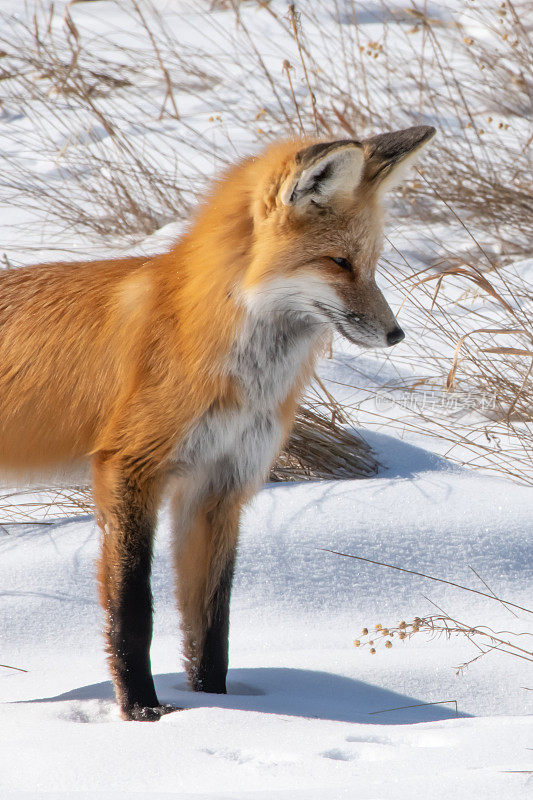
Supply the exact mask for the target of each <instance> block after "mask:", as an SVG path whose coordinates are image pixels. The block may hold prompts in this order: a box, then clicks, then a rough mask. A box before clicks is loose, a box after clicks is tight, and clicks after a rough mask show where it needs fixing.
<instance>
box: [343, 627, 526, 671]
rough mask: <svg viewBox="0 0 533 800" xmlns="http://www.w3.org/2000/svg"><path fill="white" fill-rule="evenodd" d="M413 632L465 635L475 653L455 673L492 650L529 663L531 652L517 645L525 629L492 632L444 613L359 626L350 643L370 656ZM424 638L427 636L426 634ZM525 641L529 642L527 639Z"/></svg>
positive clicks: (409, 637) (453, 635)
mask: <svg viewBox="0 0 533 800" xmlns="http://www.w3.org/2000/svg"><path fill="white" fill-rule="evenodd" d="M417 633H425V634H427V635H429V639H430V640H432V639H435V638H440V637H442V636H444V637H445V638H446V639H451V638H452V637H457V636H459V637H464V638H466V639H467V640H468V641H469V642H470V643H471V644H473V645H474V647H475V648H476V650H477V653H476V655H474V656H473V657H472V658H470V659H468V660H467V661H464V662H463V663H462V664H459V665H458V666H457V667H456V675H459V674H460V673H462V672H464V671H465V670H466V668H467V667H469V666H470V664H473V663H474V662H475V661H479V659H480V658H483V656H486V655H488V654H489V653H492V652H494V651H497V652H498V653H505V654H506V655H509V656H513V657H514V658H519V659H521V660H523V661H529V662H530V663H533V651H531V650H527V649H526V648H525V647H521V646H520V645H519V644H517V641H520V642H521V643H522V637H532V636H533V634H532V633H529V632H524V633H514V634H513V633H511V632H509V631H494V630H492V628H489V627H487V626H485V625H468V624H467V623H466V622H461V621H460V620H457V619H454V618H452V617H449V616H448V615H447V614H430V615H427V616H425V617H415V618H414V620H413V621H412V622H405V621H402V622H399V623H398V624H397V625H394V626H392V627H385V626H383V625H381V623H378V624H377V625H375V626H374V629H373V630H370V629H369V628H366V627H365V628H363V629H362V631H361V636H362V639H355V641H354V646H355V647H361V648H368V651H369V653H370V654H371V655H375V654H376V652H377V650H376V647H379V645H383V646H384V647H386V648H387V649H390V648H391V647H393V644H394V642H393V640H394V639H398V640H400V641H409V640H410V639H412V637H413V636H415V635H416V634H417ZM426 638H427V637H426ZM527 641H529V642H530V641H531V638H529V639H528V640H527Z"/></svg>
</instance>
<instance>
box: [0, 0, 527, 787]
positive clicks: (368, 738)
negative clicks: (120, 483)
mask: <svg viewBox="0 0 533 800" xmlns="http://www.w3.org/2000/svg"><path fill="white" fill-rule="evenodd" d="M183 5H184V7H185V5H187V7H189V6H190V4H183ZM197 5H198V4H196V5H195V7H197ZM244 5H245V6H246V8H247V12H246V13H247V14H248V16H249V19H250V20H253V17H254V13H255V11H254V6H253V5H252V4H249V5H248V4H244ZM369 5H370V6H371V5H372V4H369ZM17 6H18V3H16V2H15V0H3V3H2V11H3V10H6V11H15V10H17ZM158 7H159V8H160V10H161V11H162V13H166V12H169V20H170V23H171V24H173V25H176V24H177V23H176V19H177V16H176V9H175V7H174V4H169V3H167V2H163V0H160V2H158ZM180 7H181V6H180ZM64 8H65V3H63V2H58V3H56V17H57V19H58V20H60V17H61V14H62V13H63V10H64ZM71 13H72V15H73V18H74V19H75V20H76V22H77V24H78V25H79V26H80V29H81V30H84V29H85V28H86V29H87V30H90V31H92V33H93V34H94V36H95V47H98V46H101V47H104V46H105V42H104V41H103V39H101V38H99V37H101V36H102V35H103V32H105V33H106V34H112V35H113V36H115V37H116V36H122V35H123V33H124V31H125V30H126V29H127V23H126V22H125V21H124V18H123V17H121V16H120V11H119V10H118V9H117V6H115V5H114V4H111V3H109V2H107V1H106V2H101V3H100V2H98V3H94V4H93V3H90V4H88V3H80V4H75V5H73V6H71ZM217 13H218V12H217ZM378 16H379V15H378ZM178 17H179V15H178ZM216 19H217V20H218V22H217V25H218V28H216V29H213V28H209V31H208V32H207V33H208V34H209V36H213V37H214V38H215V39H216V38H217V37H218V38H220V37H221V31H222V32H223V30H224V28H223V25H224V24H225V23H224V19H225V17H224V16H223V14H221V13H219V14H218V16H217V17H216ZM377 19H378V17H377V16H375V15H374V16H372V15H370V17H369V21H368V24H369V26H370V25H374V26H377V22H376V20H377ZM170 23H169V24H170ZM84 26H85V27H84ZM201 26H202V17H201V15H198V14H196V15H195V13H192V14H189V15H188V16H187V26H185V25H184V27H183V33H182V35H183V38H184V40H186V41H187V42H188V43H192V44H193V45H194V42H195V41H197V40H198V31H199V30H201ZM207 33H206V36H207ZM124 35H125V34H124ZM376 35H377V34H376ZM195 37H196V40H195ZM126 38H127V37H126ZM204 44H205V43H204ZM268 55H269V57H271V58H272V59H274V55H273V54H268ZM237 90H238V87H237V89H236V94H238V92H237ZM182 95H183V96H182ZM182 95H180V98H179V101H180V108H181V109H183V108H185V118H186V120H187V122H188V123H190V124H191V125H194V126H200V125H201V123H202V119H204V123H205V127H206V128H209V125H208V124H207V121H206V120H207V116H208V114H211V113H213V109H212V108H211V109H208V108H206V107H204V106H203V105H202V98H201V97H196V96H194V95H192V94H190V93H189V95H188V94H187V91H183V93H182ZM227 100H228V98H227V97H226V98H224V101H225V102H227ZM161 101H162V95H161V94H159V95H154V107H157V108H160V106H161ZM185 103H188V105H186V106H184V105H183V104H185ZM67 110H68V109H66V111H67ZM3 113H4V114H5V116H4V117H2V116H0V121H2V126H1V127H0V152H2V155H9V156H10V158H11V157H12V156H13V155H14V154H15V155H17V157H19V156H23V157H24V158H26V159H29V158H30V157H31V148H32V143H34V139H33V133H34V132H33V130H32V127H31V120H25V119H16V118H14V117H10V115H9V108H7V109H4V112H3ZM165 125H168V126H169V128H168V129H169V131H170V132H172V126H171V124H170V123H169V122H168V120H164V121H163V123H162V125H161V126H160V128H161V127H163V126H165ZM154 126H155V123H154ZM220 127H221V128H222V127H223V126H222V125H221V126H220ZM13 131H15V133H13ZM232 133H233V132H232V131H226V132H224V131H223V130H222V132H221V130H219V129H218V132H217V134H216V135H217V136H218V137H219V138H218V139H217V146H220V147H222V144H221V139H224V140H226V139H227V140H228V141H229V140H231V137H232ZM51 135H52V136H57V137H58V141H57V144H58V148H60V147H62V144H61V141H59V140H60V133H57V132H56V131H55V130H52V129H51ZM209 135H210V134H209ZM75 138H76V137H74V139H75ZM74 139H73V142H74ZM214 140H215V133H214V132H213V141H214ZM159 143H160V142H159ZM63 144H65V146H66V143H63ZM190 144H191V143H190V142H189V143H187V142H182V143H181V144H180V148H182V150H183V149H185V150H186V149H187V147H189V146H190ZM256 144H257V143H256V142H254V141H246V142H243V141H241V140H239V141H237V147H238V149H239V151H240V152H242V151H243V150H245V149H248V148H251V147H254V146H256ZM69 146H77V144H76V142H74V144H73V143H72V142H71V143H70V144H69ZM182 150H180V152H182ZM194 152H195V151H194V148H191V150H190V151H189V150H187V154H188V156H190V157H191V158H193V156H194ZM28 154H30V155H28ZM226 155H228V154H226ZM229 155H231V153H229ZM34 159H35V160H34V167H35V171H36V173H39V174H44V175H46V176H47V180H49V181H50V185H52V184H53V182H54V181H55V180H57V179H58V172H59V171H58V170H56V166H57V165H56V164H54V163H51V162H50V160H49V159H48V156H46V157H44V156H42V157H41V154H40V153H36V154H35V155H34ZM27 163H29V162H27ZM212 166H213V165H212ZM204 167H205V165H202V168H204ZM8 212H9V213H8ZM47 213H48V208H47V207H46V203H43V207H42V208H40V209H39V208H37V209H35V208H33V209H32V208H30V206H29V205H28V208H27V209H24V208H20V207H17V208H11V209H9V210H6V213H5V216H3V218H2V220H0V237H1V242H2V244H1V245H0V254H1V253H3V252H4V250H7V252H8V255H9V257H10V260H11V261H12V262H13V263H18V262H19V261H26V262H28V261H31V260H34V259H35V256H34V254H33V253H32V252H31V248H35V249H38V248H39V247H40V246H41V239H40V233H39V231H40V230H41V229H40V228H39V225H42V224H43V222H44V221H45V218H46V215H47ZM36 223H38V225H37V224H36ZM177 227H178V226H176V225H175V224H172V223H171V224H170V225H168V226H167V227H166V228H165V229H164V230H163V231H162V232H159V233H156V234H155V235H154V236H153V237H151V238H150V239H149V240H148V241H146V242H145V243H144V247H145V248H146V249H147V250H149V249H159V248H160V247H161V246H163V245H164V243H166V239H167V238H168V237H169V236H170V237H173V236H175V235H176V231H177ZM22 229H24V230H25V232H26V231H29V233H28V234H27V236H25V238H24V242H23V245H22V244H21V245H20V247H18V243H19V242H20V241H21V238H20V231H21V230H22ZM46 230H47V232H48V233H49V232H50V231H53V232H54V231H55V233H54V238H53V248H54V249H51V250H49V251H44V253H45V255H43V254H42V252H41V253H40V255H39V258H41V257H49V258H54V257H57V250H56V249H55V248H61V247H64V248H65V249H66V250H68V249H69V248H70V250H72V249H76V246H77V245H79V242H80V241H81V242H82V245H83V248H84V250H83V252H84V254H85V252H86V250H85V246H86V244H87V240H83V241H82V240H80V239H78V234H77V232H76V231H74V230H72V231H69V230H64V229H62V228H61V226H59V227H58V228H57V229H55V228H54V221H53V219H50V220H48V223H47V228H46ZM48 233H47V235H48ZM396 233H397V237H398V236H400V234H399V233H398V231H397V232H396ZM165 237H166V238H165ZM47 241H52V240H51V239H47ZM396 241H397V242H398V241H399V239H398V238H397V239H396ZM411 244H412V243H411ZM415 244H418V245H419V246H420V247H422V243H421V242H418V243H415ZM28 248H29V249H28ZM78 249H79V248H78ZM96 249H97V248H96V247H95V248H93V249H92V250H90V252H96ZM100 249H101V248H100ZM389 296H391V297H392V300H393V305H394V303H395V302H396V306H395V307H397V306H398V305H399V300H397V298H395V297H394V295H390V294H389ZM410 333H411V335H412V336H417V335H419V332H418V331H416V330H413V331H410ZM400 347H401V345H400ZM395 353H396V356H395ZM398 354H399V355H398ZM398 365H399V366H398ZM378 371H379V375H380V376H381V377H382V378H383V385H384V386H389V385H390V380H389V379H391V378H394V376H398V375H400V374H401V371H402V365H401V350H400V349H398V350H394V351H391V353H390V356H389V359H388V361H383V360H381V361H379V362H378V361H377V360H373V358H372V357H371V356H370V355H368V354H365V355H363V356H362V357H359V358H358V359H357V360H356V354H355V353H354V352H353V351H352V350H350V348H347V347H346V346H345V345H343V344H341V343H337V347H336V349H335V352H334V358H333V359H331V360H330V361H328V362H327V363H325V365H324V366H323V368H322V372H321V374H322V377H323V378H324V379H325V380H329V381H331V382H332V385H334V384H335V382H337V390H338V392H339V393H340V395H341V396H343V399H345V400H346V401H347V402H351V401H352V400H353V395H354V392H356V390H355V389H353V387H354V386H358V387H359V390H360V391H363V390H364V385H365V380H366V376H368V375H370V376H373V378H374V380H376V373H377V372H378ZM350 374H351V378H350ZM354 374H356V375H357V376H359V377H361V376H362V377H361V380H359V381H358V380H355V381H354V379H353V375H354ZM348 378H350V380H348ZM338 383H351V386H352V388H351V389H345V390H344V392H345V393H344V394H343V390H342V389H341V388H340V387H339V386H338ZM378 411H379V409H378ZM388 411H389V413H390V409H389V410H388ZM360 420H361V421H362V422H364V424H365V426H367V425H368V426H369V427H374V431H373V432H370V433H368V437H367V438H368V439H369V441H370V443H371V444H372V445H373V446H374V447H375V449H376V452H377V455H378V458H379V460H380V462H381V463H382V464H383V468H382V470H381V473H380V475H379V477H378V478H376V479H372V480H368V481H357V482H349V481H348V482H329V483H318V484H302V485H282V486H280V485H276V486H268V487H266V488H264V489H263V491H262V492H261V493H260V494H259V495H258V496H257V498H256V499H255V500H254V502H253V503H252V504H251V505H250V507H249V509H248V510H247V512H246V515H245V519H244V523H243V530H242V540H241V546H240V552H239V560H238V566H237V574H236V581H235V590H234V596H233V603H232V631H231V657H230V660H231V669H230V674H229V694H228V695H227V696H226V697H219V696H209V695H194V694H192V693H190V692H189V691H187V688H186V685H185V679H184V674H183V672H182V671H181V666H180V645H179V632H178V625H177V618H176V614H175V610H174V601H173V587H172V575H171V571H170V564H169V559H168V552H169V541H168V540H169V530H168V521H167V519H166V517H165V514H163V515H162V518H161V522H160V530H159V535H158V542H157V552H156V558H155V563H154V579H153V585H154V594H155V608H156V617H155V632H154V643H153V647H152V666H153V670H154V674H155V676H156V684H157V688H158V693H159V697H160V699H161V700H162V701H168V702H171V703H174V704H177V705H180V706H183V708H184V710H183V711H181V712H179V713H176V714H172V715H169V716H167V717H164V718H163V719H162V720H161V721H160V722H159V723H158V724H155V725H147V724H143V723H127V724H126V723H124V722H122V721H121V720H120V719H119V718H118V713H117V709H116V706H115V703H114V701H113V696H112V688H111V684H110V681H109V678H108V672H107V666H106V663H105V658H104V653H103V642H102V635H101V629H102V615H101V612H100V609H99V606H98V602H97V596H96V585H95V578H94V574H95V559H96V557H97V552H98V534H97V531H96V526H95V523H94V520H93V519H92V518H89V517H87V518H82V519H78V520H65V521H63V522H59V523H57V524H54V525H47V526H29V525H28V526H15V525H13V526H8V527H6V528H5V529H2V528H0V552H1V558H0V642H1V645H0V661H1V662H2V663H4V664H10V665H12V666H17V667H20V668H22V669H25V670H27V672H18V671H14V670H11V669H4V668H0V686H1V688H0V698H1V700H2V702H1V704H0V796H1V797H2V799H3V798H26V799H27V800H30V798H31V799H32V800H33V798H41V799H42V800H44V798H47V800H53V799H54V798H61V800H67V798H73V797H74V798H76V800H86V799H87V800H89V799H90V800H107V798H113V799H115V798H117V799H120V798H132V797H134V798H139V800H142V799H144V798H146V799H147V800H148V799H149V800H159V799H161V800H162V799H163V798H174V797H179V798H187V797H191V798H197V799H198V800H199V799H200V798H221V799H223V798H236V800H245V799H246V798H250V800H261V798H265V799H266V798H274V799H276V798H280V800H283V799H284V798H287V800H288V798H291V799H292V798H295V800H304V799H305V800H337V799H339V800H340V799H341V798H345V797H346V798H348V797H350V798H351V797H357V798H361V800H378V798H380V799H381V798H394V800H397V799H398V800H411V799H412V798H414V797H428V798H436V799H438V798H450V797H454V798H463V797H464V798H484V800H490V798H498V800H506V798H513V800H514V799H515V798H525V797H527V796H530V794H529V793H530V792H531V786H532V781H533V778H532V770H533V767H532V764H531V750H532V748H533V725H532V724H531V717H530V716H528V715H529V714H530V713H531V691H532V688H533V686H532V680H531V670H530V667H531V663H529V662H527V661H524V660H521V659H518V658H515V657H511V656H509V655H505V654H502V653H499V652H492V653H490V654H489V655H487V656H485V657H483V658H481V659H480V660H478V661H476V662H475V663H473V664H471V665H470V666H469V667H468V669H467V670H466V671H465V672H464V673H462V674H460V675H456V668H457V667H458V666H459V665H460V664H462V663H464V662H465V661H469V660H470V659H471V658H473V657H474V656H475V655H477V654H478V651H477V650H476V649H475V646H474V645H472V644H471V643H469V642H468V641H466V640H465V639H464V638H462V639H453V640H451V641H445V640H442V639H436V640H431V641H430V640H429V639H428V638H427V637H425V636H423V635H422V634H418V635H417V636H415V637H414V638H413V640H412V641H410V642H399V641H398V640H397V639H395V640H393V641H394V644H393V647H392V648H391V649H390V650H385V648H384V647H383V646H382V647H379V648H378V649H377V653H376V655H374V656H372V655H370V654H369V652H368V649H355V648H354V647H353V644H352V643H353V640H354V639H355V638H358V637H360V632H361V629H362V628H363V627H364V626H368V627H369V628H371V627H373V626H374V625H375V624H376V623H382V624H383V625H393V624H397V622H398V621H399V620H400V619H405V620H412V619H413V618H414V616H415V615H418V616H424V615H426V614H431V613H433V612H434V611H435V605H433V604H437V605H438V606H439V607H440V608H442V609H444V610H445V611H446V613H447V614H448V615H450V616H451V617H454V618H458V619H459V620H461V621H463V622H466V623H468V624H470V625H487V626H490V627H491V628H493V629H494V630H504V631H509V632H510V633H509V636H510V637H512V635H513V632H514V634H520V633H523V632H529V634H528V635H527V636H522V637H519V636H518V635H516V636H514V638H512V641H514V642H516V643H520V645H521V646H522V647H524V648H525V649H526V650H531V649H532V645H531V634H532V632H533V627H532V623H531V614H528V613H526V612H523V611H519V610H516V609H515V611H516V614H517V615H518V616H516V617H515V616H513V614H512V613H511V612H510V611H509V610H508V609H506V608H505V607H503V605H502V604H501V603H498V602H496V601H494V600H490V599H488V598H482V597H480V596H477V595H474V594H471V593H467V592H464V591H461V590H460V589H456V588H453V587H451V586H447V585H445V584H442V583H435V582H432V581H430V580H427V579H423V578H419V577H416V576H413V575H407V574H404V573H400V572H396V571H393V570H389V569H386V568H384V567H378V566H374V565H371V564H365V563H361V562H358V561H354V560H351V559H345V558H341V557H339V556H336V555H333V554H331V553H328V552H324V550H323V548H328V549H332V550H337V551H343V552H348V553H352V554H355V555H360V556H363V557H365V558H369V559H373V560H377V561H381V562H386V563H389V564H395V565H398V566H402V567H404V568H406V569H412V570H417V571H421V572H424V573H426V574H430V575H435V576H438V577H441V578H444V579H447V580H450V581H453V582H457V583H460V584H463V585H467V586H471V587H473V588H476V589H478V590H480V591H488V590H487V589H486V587H485V586H484V585H483V583H482V582H481V581H480V579H479V578H478V577H476V575H475V574H474V572H473V571H472V570H475V571H476V572H477V573H478V575H479V576H481V578H482V579H483V580H484V581H486V583H487V584H488V585H489V586H490V588H491V590H492V591H494V592H495V594H496V595H497V596H498V597H501V598H504V599H505V600H509V601H511V602H512V603H515V604H518V605H521V606H525V607H531V585H532V583H531V577H532V575H531V574H532V558H531V533H532V529H533V523H532V519H533V514H532V497H531V489H528V488H525V487H520V486H517V485H514V484H512V483H510V482H506V481H503V480H500V479H496V478H491V477H485V476H483V475H480V474H475V473H473V472H471V471H468V470H463V469H460V468H458V467H455V466H453V465H451V464H450V463H449V462H447V461H445V460H444V459H442V458H440V457H439V456H437V455H435V454H434V453H432V452H429V451H430V450H436V449H437V445H436V443H435V440H434V438H431V436H430V435H428V437H427V438H424V436H422V435H420V434H417V435H413V434H409V432H407V433H406V435H405V440H403V441H402V440H400V439H396V438H392V437H391V436H388V435H386V433H383V432H377V430H378V428H379V424H377V423H374V425H373V426H372V415H371V414H367V415H364V414H363V415H362V416H361V417H360ZM430 433H431V431H428V434H430ZM414 443H416V444H418V445H420V447H415V446H414ZM442 701H445V702H442ZM453 701H455V702H453ZM431 703H433V704H434V705H422V704H431ZM455 703H456V704H457V709H458V715H457V716H456V708H455ZM405 706H414V707H412V708H399V707H405ZM387 709H398V710H392V711H391V710H387Z"/></svg>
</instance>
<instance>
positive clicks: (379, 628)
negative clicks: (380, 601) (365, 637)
mask: <svg viewBox="0 0 533 800" xmlns="http://www.w3.org/2000/svg"><path fill="white" fill-rule="evenodd" d="M382 627H383V626H382V624H381V622H378V624H377V625H376V630H377V631H380V630H381V628H382Z"/></svg>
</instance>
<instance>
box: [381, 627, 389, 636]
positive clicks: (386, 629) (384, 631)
mask: <svg viewBox="0 0 533 800" xmlns="http://www.w3.org/2000/svg"><path fill="white" fill-rule="evenodd" d="M381 633H382V634H383V636H388V635H389V629H388V628H382V629H381Z"/></svg>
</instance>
